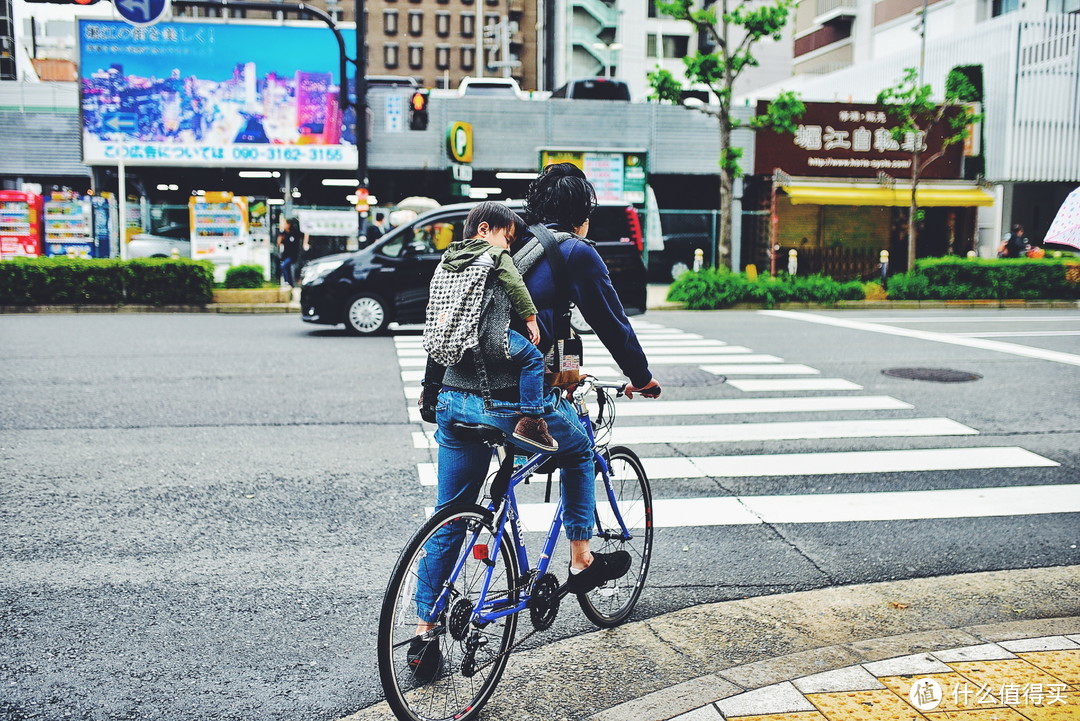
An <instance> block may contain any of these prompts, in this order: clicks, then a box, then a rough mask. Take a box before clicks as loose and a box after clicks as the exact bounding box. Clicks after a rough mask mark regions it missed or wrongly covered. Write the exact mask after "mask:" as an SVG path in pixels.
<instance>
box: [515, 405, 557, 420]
mask: <svg viewBox="0 0 1080 721" xmlns="http://www.w3.org/2000/svg"><path fill="white" fill-rule="evenodd" d="M550 412H551V406H548V407H547V408H545V407H544V406H521V415H523V416H533V417H534V418H535V417H537V416H542V415H544V414H545V413H550Z"/></svg>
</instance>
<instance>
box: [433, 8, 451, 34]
mask: <svg viewBox="0 0 1080 721" xmlns="http://www.w3.org/2000/svg"><path fill="white" fill-rule="evenodd" d="M435 33H436V34H437V35H438V36H439V37H440V38H445V37H449V36H450V13H447V12H438V13H435Z"/></svg>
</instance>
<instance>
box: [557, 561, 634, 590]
mask: <svg viewBox="0 0 1080 721" xmlns="http://www.w3.org/2000/svg"><path fill="white" fill-rule="evenodd" d="M629 570H630V554H629V553H627V552H626V551H615V552H614V553H594V554H593V562H592V563H591V564H590V565H589V567H588V568H586V569H585V570H584V571H582V572H581V573H571V574H570V577H569V578H568V579H567V581H566V592H567V593H588V592H589V591H591V590H593V589H594V588H597V587H598V586H602V585H603V584H605V583H607V582H608V581H614V580H615V579H616V578H622V577H623V576H625V575H626V574H627V572H628V571H629Z"/></svg>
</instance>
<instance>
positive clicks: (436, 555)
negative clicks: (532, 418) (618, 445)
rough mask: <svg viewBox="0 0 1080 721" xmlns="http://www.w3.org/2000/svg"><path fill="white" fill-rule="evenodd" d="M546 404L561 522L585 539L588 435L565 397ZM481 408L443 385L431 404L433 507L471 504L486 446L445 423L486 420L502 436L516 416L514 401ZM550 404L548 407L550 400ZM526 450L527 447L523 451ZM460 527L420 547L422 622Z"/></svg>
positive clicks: (590, 468) (428, 617)
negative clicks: (435, 453) (434, 421)
mask: <svg viewBox="0 0 1080 721" xmlns="http://www.w3.org/2000/svg"><path fill="white" fill-rule="evenodd" d="M547 400H548V403H549V405H548V406H547V408H545V412H544V413H543V415H541V416H540V417H541V418H543V419H544V420H546V421H547V424H548V432H550V433H551V436H552V437H553V438H554V439H555V440H556V441H558V442H559V452H558V453H557V454H556V456H557V457H558V459H559V465H560V467H561V469H562V470H561V476H562V494H563V527H564V529H565V532H566V537H567V538H568V539H570V540H571V541H586V540H588V539H590V538H592V536H593V528H594V524H595V517H594V515H593V514H594V506H595V505H596V500H595V491H594V487H593V484H594V481H595V468H594V465H593V450H592V445H591V444H590V443H589V435H588V433H586V432H585V429H584V428H582V426H581V423H580V422H579V421H578V417H577V412H576V411H575V410H574V407H573V405H571V404H570V402H569V401H567V400H564V399H560V400H558V401H556V399H555V397H554V395H551V396H549V397H548V399H547ZM492 403H493V407H492V408H485V407H484V399H483V398H481V397H480V396H478V395H474V394H472V393H466V392H465V391H455V390H446V389H444V390H443V391H442V392H441V393H439V402H438V405H437V406H436V407H435V412H436V416H437V418H438V422H439V428H438V430H437V431H436V432H435V440H437V441H438V442H439V493H438V503H437V505H436V506H435V511H436V512H438V511H440V510H442V509H443V508H446V507H447V506H450V505H453V504H455V503H475V502H476V500H477V498H478V497H479V495H480V491H481V489H482V488H483V486H484V479H485V478H486V477H487V471H488V463H489V462H490V461H491V449H490V448H488V447H487V446H485V445H484V444H483V443H479V442H475V441H463V440H461V439H459V438H457V437H455V436H454V435H453V433H452V432H451V430H450V424H451V423H453V422H454V421H458V422H461V423H486V424H488V425H491V426H496V427H498V428H501V429H502V430H503V432H504V433H506V435H507V437H512V436H511V433H512V432H513V430H514V426H515V424H516V423H517V419H518V415H519V414H518V406H517V404H515V403H505V402H503V401H498V400H494V401H492ZM552 403H554V406H552V405H550V404H552ZM529 452H530V453H531V451H529ZM464 534H465V529H463V528H458V529H455V528H449V527H447V528H443V529H441V530H440V531H439V532H438V533H437V534H436V535H434V536H432V538H431V540H430V541H428V543H427V544H426V545H425V546H424V552H425V556H424V558H423V559H422V560H421V562H420V568H419V576H420V579H419V581H418V583H417V589H416V605H417V613H418V615H419V616H420V618H421V619H422V620H424V621H428V622H431V621H434V620H435V618H434V616H433V614H432V613H430V611H429V610H425V609H431V607H432V605H433V604H434V602H435V599H436V597H437V596H438V595H439V591H440V590H441V588H442V582H443V580H444V579H445V578H446V577H447V576H448V575H449V574H450V570H451V569H452V567H453V564H454V561H455V560H456V559H457V556H458V553H459V552H460V549H461V542H462V540H463V539H464Z"/></svg>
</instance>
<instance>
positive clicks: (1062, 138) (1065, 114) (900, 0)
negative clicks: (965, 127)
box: [746, 0, 1080, 256]
mask: <svg viewBox="0 0 1080 721" xmlns="http://www.w3.org/2000/svg"><path fill="white" fill-rule="evenodd" d="M1018 5H1019V1H1018V0H931V1H930V3H929V5H928V12H927V16H926V43H925V52H924V53H920V49H921V47H922V44H921V33H920V29H921V23H920V15H921V4H919V3H918V2H915V1H914V0H879V1H877V2H875V1H874V0H804V2H803V3H802V4H800V6H799V12H798V16H797V19H796V26H795V42H794V67H795V72H796V75H795V77H793V78H791V79H789V80H787V81H785V82H783V83H777V84H774V85H772V86H770V87H764V88H761V89H759V90H757V91H755V92H753V93H748V94H747V98H746V99H753V98H771V97H774V96H775V94H776V93H777V92H778V91H779V90H781V89H785V90H795V91H797V92H799V93H800V94H801V96H802V98H803V100H817V101H853V102H874V100H875V98H876V96H877V94H878V92H879V91H881V90H882V89H884V88H886V87H888V86H891V85H895V84H896V83H897V82H898V81H899V79H900V77H901V75H902V73H903V70H904V69H905V68H909V67H914V68H917V67H919V66H920V54H922V57H923V67H924V70H923V78H924V81H925V82H926V83H929V84H931V85H932V86H933V88H934V91H935V95H936V96H937V97H939V98H941V97H943V96H944V85H945V78H946V76H947V75H948V73H949V71H950V70H951V69H953V68H956V67H960V66H975V67H976V68H978V70H977V74H976V77H980V76H981V85H982V91H983V108H982V109H983V112H984V113H985V118H986V119H985V122H984V123H983V127H982V129H981V141H982V152H983V162H984V165H983V170H982V174H983V176H984V177H985V179H986V180H987V181H989V182H990V183H992V184H993V185H994V187H995V192H996V194H997V202H996V203H995V205H994V207H992V208H983V209H981V210H980V215H979V228H980V232H979V238H980V248H979V251H980V255H984V256H986V255H993V253H994V249H995V248H996V246H997V243H998V240H999V239H1000V238H1001V236H1002V235H1003V234H1004V233H1005V232H1007V230H1008V228H1009V227H1010V225H1011V224H1014V223H1021V224H1023V225H1024V226H1025V228H1026V229H1027V232H1028V235H1029V236H1032V237H1033V238H1035V239H1036V240H1037V239H1040V238H1041V237H1042V235H1043V234H1044V233H1045V231H1046V229H1047V227H1048V226H1049V224H1050V222H1051V221H1052V220H1053V217H1054V214H1055V213H1056V211H1057V209H1058V207H1059V206H1060V205H1061V203H1062V201H1063V200H1064V198H1065V196H1066V195H1067V194H1068V192H1069V191H1070V190H1071V189H1072V188H1075V187H1076V186H1077V184H1080V12H1078V11H1080V0H1033V1H1032V0H1028V2H1026V4H1025V7H1024V9H1022V10H1021V9H1019V8H1018ZM1033 5H1037V6H1038V7H1033Z"/></svg>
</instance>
